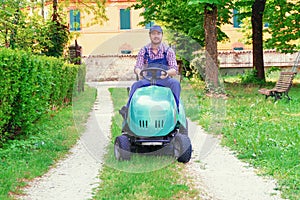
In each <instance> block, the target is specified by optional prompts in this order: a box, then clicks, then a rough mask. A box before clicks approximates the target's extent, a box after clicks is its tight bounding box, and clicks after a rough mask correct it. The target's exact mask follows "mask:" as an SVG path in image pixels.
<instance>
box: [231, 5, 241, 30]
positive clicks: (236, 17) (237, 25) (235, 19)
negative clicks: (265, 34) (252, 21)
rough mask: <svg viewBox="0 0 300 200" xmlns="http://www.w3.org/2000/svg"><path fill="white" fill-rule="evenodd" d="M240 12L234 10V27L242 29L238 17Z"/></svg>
mask: <svg viewBox="0 0 300 200" xmlns="http://www.w3.org/2000/svg"><path fill="white" fill-rule="evenodd" d="M238 14H239V12H238V11H237V10H236V9H233V27H234V28H241V26H240V25H241V22H240V21H239V17H238Z"/></svg>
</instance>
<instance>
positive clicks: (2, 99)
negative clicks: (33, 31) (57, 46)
mask: <svg viewBox="0 0 300 200" xmlns="http://www.w3.org/2000/svg"><path fill="white" fill-rule="evenodd" d="M81 68H82V69H81ZM78 69H81V70H78ZM84 70H85V68H84V67H80V66H77V65H72V64H66V63H65V62H64V61H63V60H62V59H57V58H53V57H46V56H32V55H30V54H29V53H26V52H24V51H12V50H9V49H0V75H1V77H3V78H2V79H1V80H0V87H1V88H3V89H1V91H0V145H1V142H4V141H5V140H7V139H9V138H14V137H15V136H17V135H19V134H21V133H24V132H26V129H27V128H29V127H30V126H32V125H33V124H34V122H35V121H37V120H38V119H39V118H40V117H41V115H42V114H44V113H45V112H47V111H48V110H49V109H50V108H53V107H57V106H62V105H64V104H68V103H69V102H71V98H72V93H73V88H74V84H79V83H80V84H81V86H80V87H81V88H82V87H83V86H82V84H84V81H82V79H84V77H83V76H84V75H83V74H85V71H84ZM78 72H80V73H81V75H80V76H79V77H80V78H81V81H79V80H77V79H76V78H77V73H78ZM78 87H79V86H76V88H78Z"/></svg>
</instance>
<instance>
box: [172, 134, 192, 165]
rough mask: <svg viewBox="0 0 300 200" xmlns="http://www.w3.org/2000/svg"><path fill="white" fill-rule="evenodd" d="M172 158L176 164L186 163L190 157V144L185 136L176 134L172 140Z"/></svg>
mask: <svg viewBox="0 0 300 200" xmlns="http://www.w3.org/2000/svg"><path fill="white" fill-rule="evenodd" d="M174 156H175V158H176V159H177V161H178V162H182V163H187V162H189V161H190V159H191V157H192V144H191V140H190V138H189V137H188V136H187V135H183V134H180V133H179V134H176V135H175V138H174Z"/></svg>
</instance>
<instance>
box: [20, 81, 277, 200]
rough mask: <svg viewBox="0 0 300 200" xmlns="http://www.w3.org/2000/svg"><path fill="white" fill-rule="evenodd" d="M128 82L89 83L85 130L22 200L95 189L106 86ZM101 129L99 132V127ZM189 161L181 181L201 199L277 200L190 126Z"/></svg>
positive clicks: (108, 108)
mask: <svg viewBox="0 0 300 200" xmlns="http://www.w3.org/2000/svg"><path fill="white" fill-rule="evenodd" d="M131 83H132V82H102V83H90V85H91V86H93V87H96V88H97V90H98V94H99V95H101V98H99V97H98V98H97V100H96V102H95V105H94V107H93V110H92V111H91V114H90V117H89V119H88V122H87V129H86V131H85V133H84V134H83V135H82V137H81V138H80V140H79V142H78V143H77V144H76V145H75V146H74V148H72V149H71V151H70V154H69V156H68V157H67V158H66V159H64V160H62V161H60V162H59V163H58V164H57V165H56V166H55V167H53V168H52V169H51V170H50V171H49V172H48V173H47V174H45V175H44V176H43V177H41V178H37V179H36V180H34V181H33V182H31V183H30V184H29V187H27V188H26V190H25V193H26V195H25V196H22V197H20V199H24V200H41V199H43V200H52V199H53V200H54V199H55V200H69V199H70V200H77V199H78V200H85V199H90V198H91V197H92V194H93V189H94V188H96V187H97V185H98V184H99V182H100V181H101V180H99V179H98V178H97V176H98V174H99V170H100V169H101V166H102V157H103V155H104V153H105V146H106V145H107V144H108V141H109V140H110V125H111V120H110V119H111V117H112V113H113V105H112V102H111V98H110V95H109V92H108V90H107V89H108V87H127V86H130V85H131ZM100 127H101V128H100ZM189 134H190V138H191V140H192V144H193V158H192V160H191V161H190V162H189V163H188V164H186V177H187V178H188V181H189V182H190V183H191V185H193V187H195V188H198V189H199V190H200V191H201V199H205V200H208V199H213V200H247V199H249V200H260V199H261V200H275V199H276V200H278V199H280V197H279V196H280V195H279V193H278V191H275V190H274V188H276V182H275V181H273V180H271V179H266V178H263V177H260V176H257V175H256V173H255V170H254V169H253V168H251V167H249V166H248V165H247V164H246V163H243V162H241V161H240V160H238V159H237V158H236V157H235V156H234V155H233V152H231V151H229V150H228V149H227V148H224V147H221V146H220V145H219V139H217V138H215V137H213V136H211V135H208V134H206V133H205V132H204V131H203V130H202V129H201V127H200V126H197V125H196V124H195V123H193V122H189Z"/></svg>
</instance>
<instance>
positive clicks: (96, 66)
mask: <svg viewBox="0 0 300 200" xmlns="http://www.w3.org/2000/svg"><path fill="white" fill-rule="evenodd" d="M83 61H84V63H86V66H87V74H86V81H88V82H90V81H131V80H136V76H135V75H134V73H133V68H134V65H135V62H136V58H135V56H92V57H87V58H84V59H83Z"/></svg>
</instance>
